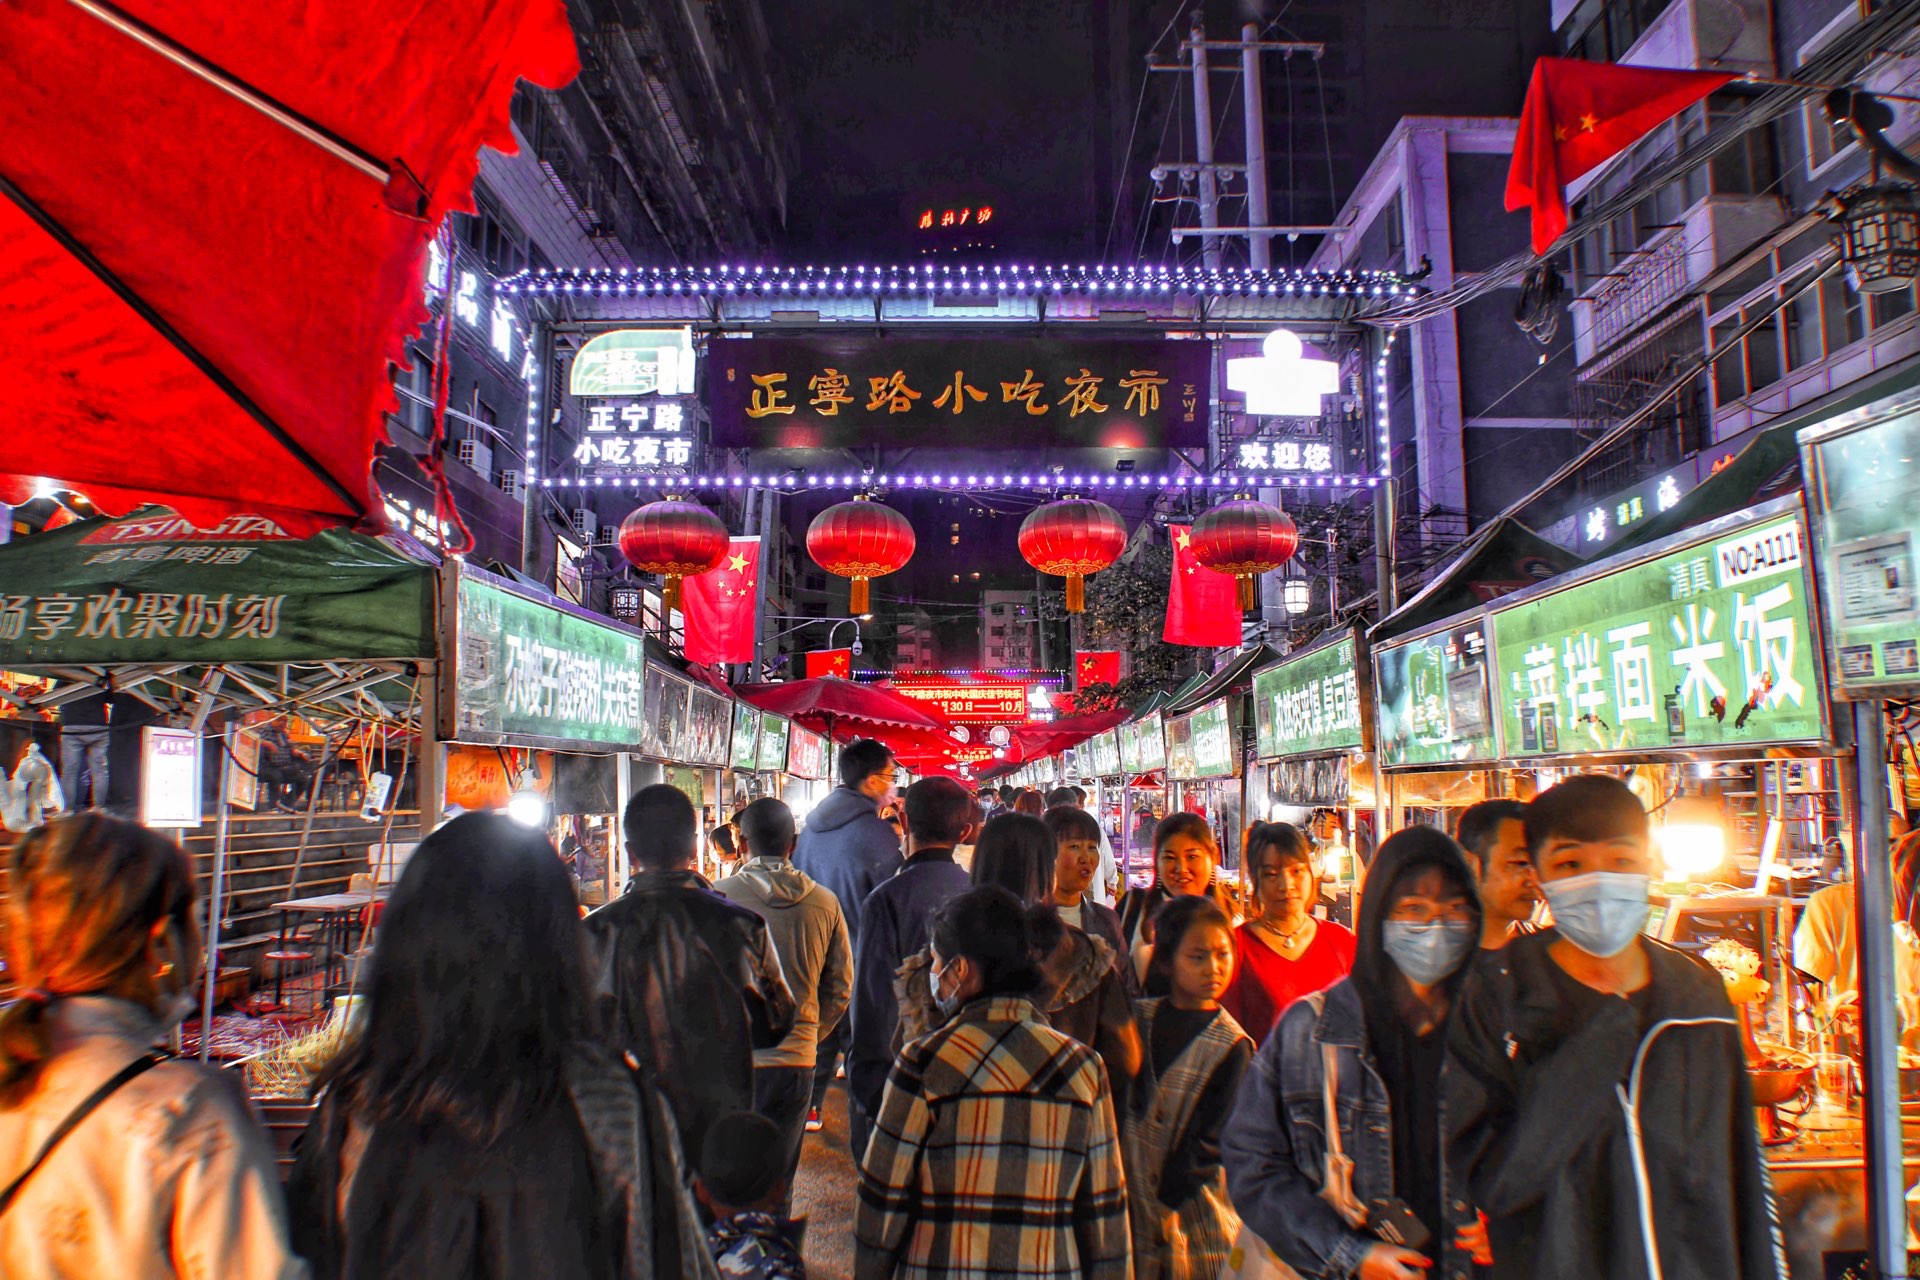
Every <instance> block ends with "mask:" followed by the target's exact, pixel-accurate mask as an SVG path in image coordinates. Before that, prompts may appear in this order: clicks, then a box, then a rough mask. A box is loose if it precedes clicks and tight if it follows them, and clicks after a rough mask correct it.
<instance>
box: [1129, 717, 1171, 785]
mask: <svg viewBox="0 0 1920 1280" xmlns="http://www.w3.org/2000/svg"><path fill="white" fill-rule="evenodd" d="M1120 767H1121V768H1123V769H1125V770H1126V771H1127V772H1128V773H1152V772H1153V771H1154V770H1156V769H1164V768H1166V767H1167V740H1166V738H1165V737H1163V736H1162V735H1161V732H1160V716H1159V714H1158V713H1155V714H1154V715H1150V716H1146V717H1144V718H1142V719H1139V720H1135V721H1133V722H1132V723H1130V724H1123V725H1121V726H1120Z"/></svg>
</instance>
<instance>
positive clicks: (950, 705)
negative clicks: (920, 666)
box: [893, 680, 1027, 724]
mask: <svg viewBox="0 0 1920 1280" xmlns="http://www.w3.org/2000/svg"><path fill="white" fill-rule="evenodd" d="M893 691H894V692H895V693H897V694H899V695H900V696H901V697H903V698H912V699H913V700H914V701H916V702H927V703H931V704H933V705H934V706H936V707H938V708H939V710H940V714H941V715H943V716H945V717H946V718H947V719H949V720H953V721H959V722H964V723H967V724H1016V723H1019V722H1021V721H1024V720H1025V719H1026V718H1027V686H1025V685H1024V684H1020V683H1018V682H1017V681H1008V680H1003V681H982V682H980V683H979V684H958V683H953V682H946V683H941V684H933V683H927V684H909V683H904V682H903V683H900V684H896V685H894V686H893Z"/></svg>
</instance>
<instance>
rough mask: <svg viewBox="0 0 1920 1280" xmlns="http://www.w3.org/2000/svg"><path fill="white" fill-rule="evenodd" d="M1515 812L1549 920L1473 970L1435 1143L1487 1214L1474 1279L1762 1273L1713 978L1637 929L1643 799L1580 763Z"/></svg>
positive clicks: (1737, 1080) (1760, 1200)
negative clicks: (1484, 1245) (1582, 769)
mask: <svg viewBox="0 0 1920 1280" xmlns="http://www.w3.org/2000/svg"><path fill="white" fill-rule="evenodd" d="M1525 823H1526V838H1527V849H1528V852H1529V853H1530V854H1531V856H1532V858H1533V864H1534V867H1535V869H1536V870H1537V872H1538V873H1539V878H1540V887H1541V890H1542V891H1543V893H1544V894H1545V896H1546V900H1547V905H1548V907H1550V908H1551V909H1552V911H1553V918H1554V927H1553V928H1551V929H1546V930H1542V931H1541V932H1539V933H1537V934H1533V935H1531V936H1528V937H1523V938H1516V939H1514V940H1513V941H1512V942H1511V943H1509V944H1508V946H1507V948H1506V959H1507V964H1506V972H1505V973H1503V974H1491V973H1487V972H1486V971H1483V975H1482V976H1483V978H1485V979H1486V980H1485V981H1482V982H1481V983H1479V984H1477V985H1476V986H1475V987H1474V988H1472V989H1471V990H1470V991H1469V993H1468V995H1467V997H1466V999H1465V1000H1464V1001H1463V1003H1462V1006H1461V1009H1460V1013H1459V1016H1458V1017H1456V1018H1455V1019H1454V1025H1453V1028H1452V1030H1451V1033H1450V1041H1451V1043H1450V1050H1451V1062H1450V1067H1449V1070H1448V1073H1447V1086H1448V1087H1447V1121H1448V1130H1449V1141H1448V1148H1449V1157H1450V1161H1451V1163H1452V1164H1453V1166H1454V1167H1455V1168H1457V1169H1459V1170H1460V1171H1461V1173H1462V1175H1463V1176H1464V1177H1465V1178H1466V1179H1467V1181H1468V1185H1469V1186H1470V1188H1471V1190H1472V1193H1473V1198H1474V1200H1475V1201H1476V1203H1478V1204H1479V1206H1480V1208H1481V1209H1482V1210H1483V1211H1485V1212H1486V1214H1487V1215H1488V1218H1489V1228H1490V1233H1491V1238H1492V1247H1493V1254H1494V1258H1495V1263H1494V1272H1493V1274H1494V1276H1495V1277H1499V1278H1505V1277H1515V1278H1516V1280H1517V1278H1518V1277H1522V1276H1525V1277H1529V1278H1537V1280H1574V1278H1575V1277H1580V1278H1582V1280H1584V1278H1585V1277H1589V1276H1629V1275H1630V1276H1650V1277H1655V1278H1656V1280H1736V1278H1737V1280H1782V1278H1783V1277H1785V1275H1786V1274H1787V1268H1786V1259H1785V1255H1784V1252H1783V1246H1782V1240H1781V1236H1780V1231H1779V1226H1778V1223H1777V1221H1776V1219H1775V1216H1774V1213H1773V1202H1772V1195H1771V1193H1770V1191H1769V1188H1768V1185H1767V1175H1766V1168H1765V1165H1764V1163H1763V1161H1762V1159H1761V1149H1760V1144H1759V1141H1758V1137H1757V1135H1756V1132H1755V1129H1754V1112H1753V1092H1752V1088H1751V1085H1750V1083H1749V1081H1748V1077H1747V1064H1746V1057H1745V1054H1744V1052H1743V1050H1742V1047H1741V1038H1740V1026H1739V1023H1738V1022H1737V1021H1736V1019H1735V1017H1734V1011H1733V1006H1732V1005H1731V1004H1730V1003H1729V1002H1728V1000H1727V995H1726V987H1725V984H1724V983H1723V982H1722V980H1721V978H1720V976H1719V975H1718V974H1716V973H1715V972H1714V971H1713V970H1711V969H1709V968H1707V967H1706V966H1705V965H1703V964H1700V963H1699V962H1698V961H1696V960H1694V959H1692V958H1690V957H1688V956H1686V955H1683V954H1682V953H1680V952H1678V951H1675V950H1673V949H1672V948H1670V947H1667V946H1663V945H1662V944H1660V943H1658V942H1655V941H1653V940H1651V939H1649V938H1646V937H1644V936H1642V934H1641V929H1642V928H1644V927H1645V925H1646V921H1647V916H1648V910H1649V908H1648V899H1647V891H1648V886H1649V883H1650V872H1651V868H1652V860H1651V856H1650V850H1649V840H1648V835H1649V833H1648V823H1647V815H1646V811H1645V810H1643V809H1642V808H1641V807H1640V802H1639V800H1638V799H1636V798H1635V797H1634V795H1633V793H1632V792H1631V791H1629V790H1628V789H1627V787H1626V785H1625V784H1623V783H1621V782H1619V781H1616V780H1615V779H1613V778H1609V777H1604V776H1601V775H1598V774H1582V775H1579V776H1577V777H1573V778H1569V779H1568V780H1567V781H1565V782H1562V783H1560V784H1559V785H1558V786H1556V787H1553V788H1552V789H1550V790H1548V791H1545V792H1543V793H1541V795H1540V796H1538V797H1537V798H1536V799H1534V800H1533V801H1532V802H1531V803H1530V804H1528V805H1527V811H1526V819H1525Z"/></svg>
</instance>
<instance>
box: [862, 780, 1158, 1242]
mask: <svg viewBox="0 0 1920 1280" xmlns="http://www.w3.org/2000/svg"><path fill="white" fill-rule="evenodd" d="M915 785H916V786H924V785H926V784H925V783H918V784H915ZM948 785H950V786H951V785H953V784H951V783H949V784H948ZM954 789H955V790H956V791H959V792H960V797H961V799H962V800H963V801H966V802H968V803H969V804H970V803H971V797H969V796H967V795H966V793H965V792H964V791H960V789H959V788H958V787H957V786H956V787H955V788H954ZM912 817H913V808H912V806H911V804H909V807H908V818H909V820H911V819H912ZM1035 910H1036V908H1030V907H1028V906H1026V905H1024V904H1023V903H1022V902H1021V901H1020V899H1018V898H1016V897H1015V896H1014V895H1013V894H1011V893H1009V892H1008V891H1007V890H1005V889H1003V888H1001V887H1000V886H998V885H981V886H978V887H976V888H972V889H968V890H967V891H965V892H964V893H961V894H959V895H958V896H956V897H954V898H953V899H951V900H950V901H948V902H946V903H945V904H944V905H943V906H942V907H941V908H940V909H939V911H938V912H937V913H936V914H935V915H934V916H933V919H932V928H931V932H932V937H933V952H932V956H933V969H932V982H933V990H934V994H935V997H936V999H938V1000H939V1001H940V1003H941V1004H942V1005H943V1006H944V1007H945V1008H946V1009H948V1010H949V1011H950V1015H951V1016H950V1017H949V1018H948V1020H947V1022H946V1023H945V1024H944V1025H943V1026H941V1027H940V1028H939V1029H938V1030H936V1031H933V1032H931V1033H929V1034H928V1035H925V1036H922V1037H921V1038H919V1039H918V1040H915V1041H914V1042H913V1043H912V1044H909V1045H907V1046H906V1048H904V1049H903V1050H901V1052H900V1056H899V1059H898V1060H897V1061H896V1062H895V1063H894V1064H893V1069H892V1071H891V1072H890V1073H889V1074H888V1076H887V1079H886V1088H885V1090H884V1092H883V1095H882V1097H881V1101H880V1106H879V1110H878V1114H877V1115H876V1117H875V1120H874V1126H873V1139H872V1141H871V1142H869V1143H868V1144H867V1147H866V1152H865V1156H864V1158H863V1159H862V1160H861V1161H860V1191H859V1201H858V1204H857V1205H856V1207H855V1212H854V1226H853V1233H854V1246H855V1253H854V1272H853V1274H854V1280H894V1278H897V1280H936V1278H946V1277H951V1278H953V1280H1021V1278H1022V1277H1037V1276H1074V1277H1082V1278H1084V1280H1125V1277H1127V1276H1129V1275H1131V1274H1132V1268H1131V1266H1130V1265H1129V1252H1130V1251H1129V1248H1128V1231H1127V1187H1126V1178H1125V1176H1124V1175H1123V1173H1122V1172H1121V1157H1120V1133H1119V1126H1118V1125H1117V1124H1116V1123H1115V1118H1114V1108H1113V1091H1112V1089H1111V1087H1110V1086H1109V1084H1108V1081H1107V1073H1106V1071H1105V1069H1104V1068H1103V1067H1102V1066H1101V1063H1100V1058H1099V1056H1098V1055H1097V1054H1095V1053H1094V1052H1093V1050H1091V1049H1089V1048H1087V1047H1086V1046H1085V1045H1083V1044H1080V1043H1078V1042H1077V1041H1075V1040H1073V1039H1071V1038H1069V1037H1068V1036H1066V1035H1064V1034H1062V1033H1061V1032H1059V1031H1056V1030H1054V1029H1053V1028H1052V1027H1050V1026H1048V1025H1047V1022H1046V1018H1045V1017H1044V1016H1043V1015H1042V1014H1041V1012H1040V1010H1039V1008H1038V1007H1037V1006H1036V1004H1035V1002H1034V993H1035V992H1037V991H1039V990H1040V989H1041V988H1042V987H1043V985H1044V984H1045V981H1046V979H1045V978H1044V977H1043V976H1042V974H1041V972H1040V970H1039V968H1038V967H1037V966H1036V965H1035V964H1034V962H1033V939H1032V937H1031V935H1030V933H1029V921H1030V919H1031V916H1032V913H1033V912H1034V911H1035ZM1037 910H1042V911H1044V910H1047V908H1044V907H1042V908H1038V909H1037ZM855 1025H856V1026H857V1025H858V1023H857V1022H856V1024H855Z"/></svg>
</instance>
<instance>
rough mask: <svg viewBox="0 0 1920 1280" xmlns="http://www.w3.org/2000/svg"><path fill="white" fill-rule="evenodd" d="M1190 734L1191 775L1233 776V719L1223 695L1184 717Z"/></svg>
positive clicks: (1210, 776) (1197, 776)
mask: <svg viewBox="0 0 1920 1280" xmlns="http://www.w3.org/2000/svg"><path fill="white" fill-rule="evenodd" d="M1187 722H1188V725H1189V726H1190V728H1191V731H1192V735H1193V776H1194V777H1196V778H1228V777H1232V776H1233V766H1234V757H1235V756H1237V755H1239V754H1240V753H1239V752H1237V751H1235V750H1234V737H1233V723H1232V718H1231V717H1230V716H1228V714H1227V703H1226V699H1224V698H1222V699H1221V700H1220V701H1218V702H1209V703H1208V704H1207V705H1206V706H1204V707H1201V708H1199V709H1198V710H1196V711H1195V712H1194V713H1193V714H1192V715H1190V716H1188V717H1187Z"/></svg>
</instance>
